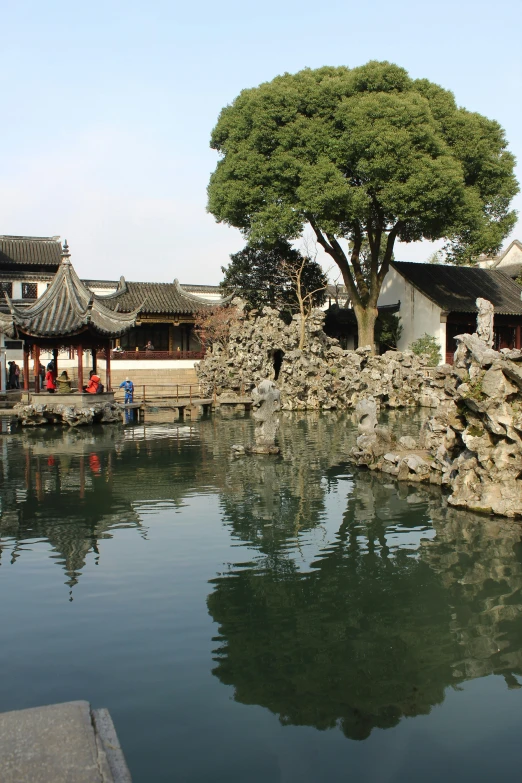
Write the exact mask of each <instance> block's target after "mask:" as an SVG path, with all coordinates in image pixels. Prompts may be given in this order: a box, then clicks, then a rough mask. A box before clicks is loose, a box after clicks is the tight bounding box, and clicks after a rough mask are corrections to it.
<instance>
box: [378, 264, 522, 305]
mask: <svg viewBox="0 0 522 783" xmlns="http://www.w3.org/2000/svg"><path fill="white" fill-rule="evenodd" d="M391 266H393V267H395V269H397V271H398V272H400V274H401V275H402V276H403V277H404V278H405V279H406V280H408V281H409V282H410V283H411V284H412V285H414V286H415V288H418V289H419V291H421V292H422V293H423V294H424V295H425V296H427V297H428V299H431V301H432V302H435V304H437V305H439V307H441V308H442V309H443V310H447V311H448V312H454V313H476V312H477V305H476V303H475V302H476V299H477V298H478V297H482V298H483V299H488V300H489V301H490V302H492V304H493V306H494V307H495V312H496V313H499V314H501V315H522V301H521V299H520V295H521V293H522V288H521V287H520V286H519V285H518V284H517V283H515V281H514V280H512V279H511V278H510V277H508V276H507V275H505V274H504V273H503V272H501V271H499V270H497V269H480V268H478V267H469V266H451V265H449V264H448V265H446V264H418V263H414V262H408V261H393V262H392V264H391Z"/></svg>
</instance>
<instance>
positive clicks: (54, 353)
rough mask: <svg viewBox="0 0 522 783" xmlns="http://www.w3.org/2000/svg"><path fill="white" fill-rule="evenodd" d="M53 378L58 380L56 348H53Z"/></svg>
mask: <svg viewBox="0 0 522 783" xmlns="http://www.w3.org/2000/svg"><path fill="white" fill-rule="evenodd" d="M53 362H54V377H55V378H58V348H53Z"/></svg>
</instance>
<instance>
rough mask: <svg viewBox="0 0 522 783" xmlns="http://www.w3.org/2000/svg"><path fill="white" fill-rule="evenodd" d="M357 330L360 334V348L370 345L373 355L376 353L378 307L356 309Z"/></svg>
mask: <svg viewBox="0 0 522 783" xmlns="http://www.w3.org/2000/svg"><path fill="white" fill-rule="evenodd" d="M354 310H355V316H356V318H357V328H358V332H359V339H358V347H359V348H364V347H365V346H367V345H369V346H370V348H371V349H372V353H375V322H376V320H377V315H378V311H377V308H376V307H370V306H368V307H355V308H354Z"/></svg>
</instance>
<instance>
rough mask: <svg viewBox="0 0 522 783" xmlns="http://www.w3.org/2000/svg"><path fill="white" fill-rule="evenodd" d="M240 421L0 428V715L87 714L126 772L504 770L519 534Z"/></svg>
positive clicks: (510, 757) (289, 431)
mask: <svg viewBox="0 0 522 783" xmlns="http://www.w3.org/2000/svg"><path fill="white" fill-rule="evenodd" d="M389 418H390V423H391V424H392V426H394V427H396V428H397V430H400V432H401V434H406V433H408V434H409V433H412V434H415V431H416V428H417V427H418V420H417V419H416V418H415V417H412V416H411V414H406V413H402V414H401V413H394V414H393V415H390V417H389ZM252 429H253V424H252V420H251V419H250V417H249V416H248V415H243V414H228V415H223V416H215V417H213V418H209V419H202V420H199V421H193V422H190V423H184V422H180V423H177V422H174V423H172V421H170V422H169V421H167V420H166V419H165V416H162V415H161V414H158V415H151V416H149V417H148V418H147V420H146V422H145V423H144V424H142V425H137V426H128V427H125V428H123V427H105V428H98V429H97V428H94V429H92V430H91V429H89V430H81V431H80V430H78V431H76V430H70V431H64V430H60V429H54V428H49V429H47V430H37V431H24V432H21V433H20V432H19V433H16V434H6V433H4V434H1V435H0V667H1V668H0V671H1V672H2V677H1V679H0V710H10V709H18V708H23V707H29V706H34V705H38V704H47V703H52V702H58V701H65V700H70V699H87V700H89V701H90V702H91V703H92V704H93V705H94V706H96V707H98V706H106V707H108V708H109V709H110V711H111V714H112V715H113V718H114V720H115V723H116V727H117V730H118V733H119V736H120V739H121V742H122V745H123V748H124V751H125V754H126V757H127V759H128V762H129V766H130V768H131V772H132V774H133V780H134V781H135V783H167V782H168V783H171V782H175V783H177V782H178V781H179V782H180V783H181V782H185V781H186V782H187V783H206V781H209V782H210V781H212V783H216V782H221V781H223V783H225V781H226V783H243V781H249V782H250V781H252V782H253V783H276V782H277V783H279V782H281V783H316V781H326V783H330V782H332V783H338V782H339V783H340V782H341V781H343V783H344V781H347V780H353V781H357V783H373V782H374V781H375V783H395V782H397V783H399V781H401V783H402V781H418V780H422V781H423V782H426V781H433V782H435V781H437V782H438V781H440V780H442V779H444V780H446V781H447V782H448V781H449V782H450V783H451V782H452V781H455V783H457V782H458V783H467V781H469V782H470V783H472V782H473V783H479V782H480V781H490V780H492V779H493V780H502V781H504V782H505V783H511V782H513V783H515V781H516V782H517V783H518V781H520V769H521V768H522V746H521V744H520V740H519V730H520V725H521V718H522V687H521V686H522V531H521V527H520V525H518V524H516V523H512V522H508V521H504V520H499V519H488V518H483V517H480V516H477V515H474V514H470V513H466V512H461V511H455V510H453V509H450V508H448V507H447V505H446V503H445V500H444V496H443V494H442V493H441V492H440V490H438V489H437V488H421V487H415V486H405V485H402V486H398V485H397V484H395V483H394V482H393V481H390V480H389V479H386V478H383V477H377V476H373V475H371V474H369V473H366V472H357V473H353V472H352V470H351V469H350V467H349V466H348V464H347V462H346V454H347V452H348V450H349V448H350V447H351V445H352V444H353V443H354V439H355V430H354V422H353V419H352V418H351V417H350V416H349V415H341V414H336V413H328V414H322V415H319V414H307V415H296V414H286V415H283V416H282V422H281V430H280V445H281V448H282V455H281V457H275V458H274V457H264V456H258V457H252V456H251V457H243V458H240V459H234V458H232V457H231V453H230V447H231V445H232V444H233V443H248V442H250V441H251V439H252Z"/></svg>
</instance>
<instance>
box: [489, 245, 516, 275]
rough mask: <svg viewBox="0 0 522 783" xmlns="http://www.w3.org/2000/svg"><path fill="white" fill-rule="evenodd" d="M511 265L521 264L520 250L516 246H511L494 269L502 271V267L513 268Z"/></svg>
mask: <svg viewBox="0 0 522 783" xmlns="http://www.w3.org/2000/svg"><path fill="white" fill-rule="evenodd" d="M513 264H522V250H521V249H520V248H519V246H518V245H515V244H513V245H512V246H511V247H510V248H509V250H508V252H507V253H506V255H505V256H504V258H503V259H502V261H500V263H499V264H497V266H496V267H495V269H502V267H503V266H513Z"/></svg>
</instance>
